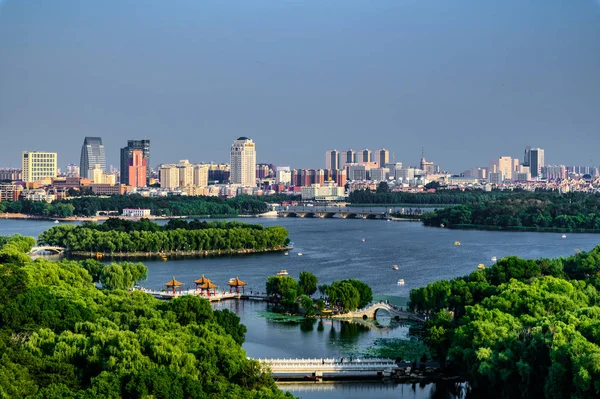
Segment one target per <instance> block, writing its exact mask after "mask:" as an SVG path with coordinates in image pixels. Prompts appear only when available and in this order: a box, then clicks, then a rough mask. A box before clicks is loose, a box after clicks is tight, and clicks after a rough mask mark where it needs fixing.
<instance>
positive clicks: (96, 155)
mask: <svg viewBox="0 0 600 399" xmlns="http://www.w3.org/2000/svg"><path fill="white" fill-rule="evenodd" d="M94 165H100V168H102V170H106V156H105V155H104V145H103V144H102V139H101V138H100V137H86V138H85V139H84V140H83V145H82V146H81V158H80V162H79V173H81V177H85V178H86V179H90V180H91V179H93V178H94V176H93V175H92V174H93V169H94Z"/></svg>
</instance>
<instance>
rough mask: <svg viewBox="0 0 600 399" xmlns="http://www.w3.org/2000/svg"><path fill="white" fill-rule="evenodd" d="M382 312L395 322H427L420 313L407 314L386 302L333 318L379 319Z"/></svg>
mask: <svg viewBox="0 0 600 399" xmlns="http://www.w3.org/2000/svg"><path fill="white" fill-rule="evenodd" d="M380 311H385V312H386V313H388V314H389V315H390V317H391V318H392V319H395V320H410V321H418V322H424V321H425V316H423V315H421V314H419V313H414V312H407V311H405V310H401V308H399V307H397V306H394V305H390V304H388V303H384V302H379V303H373V304H371V305H369V306H368V307H366V308H363V309H358V310H356V311H354V312H349V313H344V314H339V315H335V316H333V317H338V318H361V319H377V314H378V313H379V312H380Z"/></svg>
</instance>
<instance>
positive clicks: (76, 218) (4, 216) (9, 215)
mask: <svg viewBox="0 0 600 399" xmlns="http://www.w3.org/2000/svg"><path fill="white" fill-rule="evenodd" d="M110 218H117V219H126V220H139V219H140V218H136V217H125V216H67V217H57V216H41V215H28V214H26V213H3V214H1V215H0V219H16V220H24V219H25V220H50V221H52V220H58V221H61V222H97V221H104V220H108V219H110ZM185 218H188V216H150V217H148V218H147V219H150V220H169V219H185Z"/></svg>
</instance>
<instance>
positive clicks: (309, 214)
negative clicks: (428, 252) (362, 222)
mask: <svg viewBox="0 0 600 399" xmlns="http://www.w3.org/2000/svg"><path fill="white" fill-rule="evenodd" d="M277 216H279V217H284V218H288V217H298V218H321V219H330V218H341V219H387V218H388V217H389V214H388V212H383V211H369V210H364V211H358V210H350V211H349V210H342V209H340V210H327V211H323V210H280V211H277Z"/></svg>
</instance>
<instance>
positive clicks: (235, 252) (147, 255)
mask: <svg viewBox="0 0 600 399" xmlns="http://www.w3.org/2000/svg"><path fill="white" fill-rule="evenodd" d="M292 249H294V247H292V246H285V247H275V248H268V249H262V250H256V249H252V248H246V249H231V250H210V251H178V250H175V251H158V252H94V251H91V252H90V251H67V252H68V253H69V255H73V256H78V257H85V258H104V257H106V258H162V257H166V258H168V257H175V258H182V257H187V256H195V257H204V256H228V255H245V254H261V253H268V252H283V251H290V250H292Z"/></svg>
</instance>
